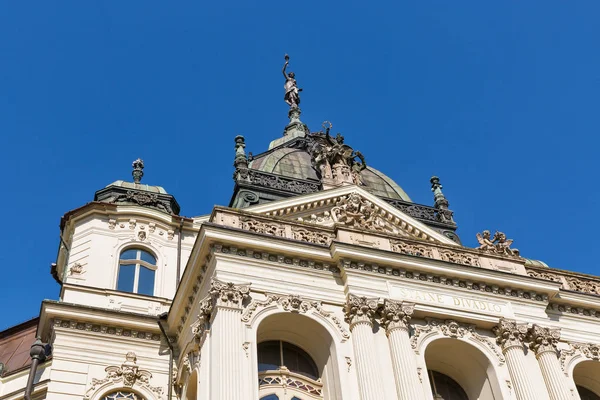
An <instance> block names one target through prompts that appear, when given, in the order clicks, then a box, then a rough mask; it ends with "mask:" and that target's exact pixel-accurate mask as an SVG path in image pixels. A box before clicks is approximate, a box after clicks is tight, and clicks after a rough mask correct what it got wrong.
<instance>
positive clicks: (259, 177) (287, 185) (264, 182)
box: [248, 169, 320, 194]
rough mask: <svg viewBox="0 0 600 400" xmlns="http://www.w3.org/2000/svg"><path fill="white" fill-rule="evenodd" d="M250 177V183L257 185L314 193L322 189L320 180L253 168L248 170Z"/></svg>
mask: <svg viewBox="0 0 600 400" xmlns="http://www.w3.org/2000/svg"><path fill="white" fill-rule="evenodd" d="M248 179H249V180H250V183H252V184H253V185H256V186H260V187H265V188H268V189H276V190H283V191H285V192H291V193H297V194H305V193H314V192H316V191H318V190H319V189H320V186H319V183H318V182H313V181H307V180H303V179H292V178H287V177H284V176H281V175H275V174H269V173H266V172H262V171H256V170H253V169H249V170H248Z"/></svg>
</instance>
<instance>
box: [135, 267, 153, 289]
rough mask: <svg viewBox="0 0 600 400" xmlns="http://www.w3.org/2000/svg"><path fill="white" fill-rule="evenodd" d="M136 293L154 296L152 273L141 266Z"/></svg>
mask: <svg viewBox="0 0 600 400" xmlns="http://www.w3.org/2000/svg"><path fill="white" fill-rule="evenodd" d="M137 292H138V293H139V294H147V295H148V296H154V271H153V270H151V269H148V268H146V267H143V266H141V265H140V277H139V279H138V290H137Z"/></svg>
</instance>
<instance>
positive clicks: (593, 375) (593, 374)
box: [573, 360, 600, 400]
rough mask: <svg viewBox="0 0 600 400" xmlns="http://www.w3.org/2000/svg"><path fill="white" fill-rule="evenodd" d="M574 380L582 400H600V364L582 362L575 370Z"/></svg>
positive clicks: (596, 362) (589, 361)
mask: <svg viewBox="0 0 600 400" xmlns="http://www.w3.org/2000/svg"><path fill="white" fill-rule="evenodd" d="M573 380H574V381H575V385H576V387H577V392H578V393H579V397H581V400H600V362H598V361H591V360H588V361H583V362H580V363H579V364H577V365H576V366H575V369H574V370H573Z"/></svg>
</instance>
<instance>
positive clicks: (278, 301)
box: [241, 293, 350, 340]
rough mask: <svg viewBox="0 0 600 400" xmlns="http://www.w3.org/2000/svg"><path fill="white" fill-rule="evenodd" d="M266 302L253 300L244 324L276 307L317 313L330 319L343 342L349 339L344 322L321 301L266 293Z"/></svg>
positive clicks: (244, 313) (289, 310)
mask: <svg viewBox="0 0 600 400" xmlns="http://www.w3.org/2000/svg"><path fill="white" fill-rule="evenodd" d="M265 296H266V298H265V299H264V300H252V301H251V302H250V304H248V306H247V307H246V309H245V310H244V312H243V313H242V317H241V320H242V322H245V323H249V322H250V321H251V320H252V317H253V316H254V314H255V313H256V312H257V311H260V310H263V309H265V308H267V307H270V306H274V307H277V308H278V309H280V310H283V311H288V312H295V313H299V314H307V313H316V314H318V315H320V316H322V317H325V318H327V319H329V320H330V321H331V322H332V323H333V324H334V325H335V326H336V327H337V329H338V331H339V332H340V334H341V335H342V338H343V340H346V339H349V338H350V334H349V333H348V331H347V330H346V328H344V325H343V324H342V321H341V320H340V319H339V318H338V317H337V316H335V315H334V314H333V312H331V311H327V310H325V309H324V308H323V304H322V303H321V302H320V301H316V300H309V299H306V298H303V297H301V296H298V295H283V294H275V293H266V294H265Z"/></svg>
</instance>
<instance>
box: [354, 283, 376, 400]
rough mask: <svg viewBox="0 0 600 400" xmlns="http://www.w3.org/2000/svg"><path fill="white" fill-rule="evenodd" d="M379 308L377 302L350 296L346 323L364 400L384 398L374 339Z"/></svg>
mask: <svg viewBox="0 0 600 400" xmlns="http://www.w3.org/2000/svg"><path fill="white" fill-rule="evenodd" d="M378 308H379V301H378V299H376V298H370V299H369V298H366V297H358V296H355V295H353V294H350V295H348V302H347V304H346V321H347V322H348V323H349V324H350V331H351V333H352V344H353V347H354V357H355V358H356V372H357V374H358V388H359V392H360V398H361V400H380V399H383V398H384V395H383V385H382V382H381V376H380V374H379V372H378V371H379V370H380V368H381V366H380V365H379V364H378V363H377V359H376V349H375V341H374V337H373V318H374V316H375V313H376V312H377V310H378Z"/></svg>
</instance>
